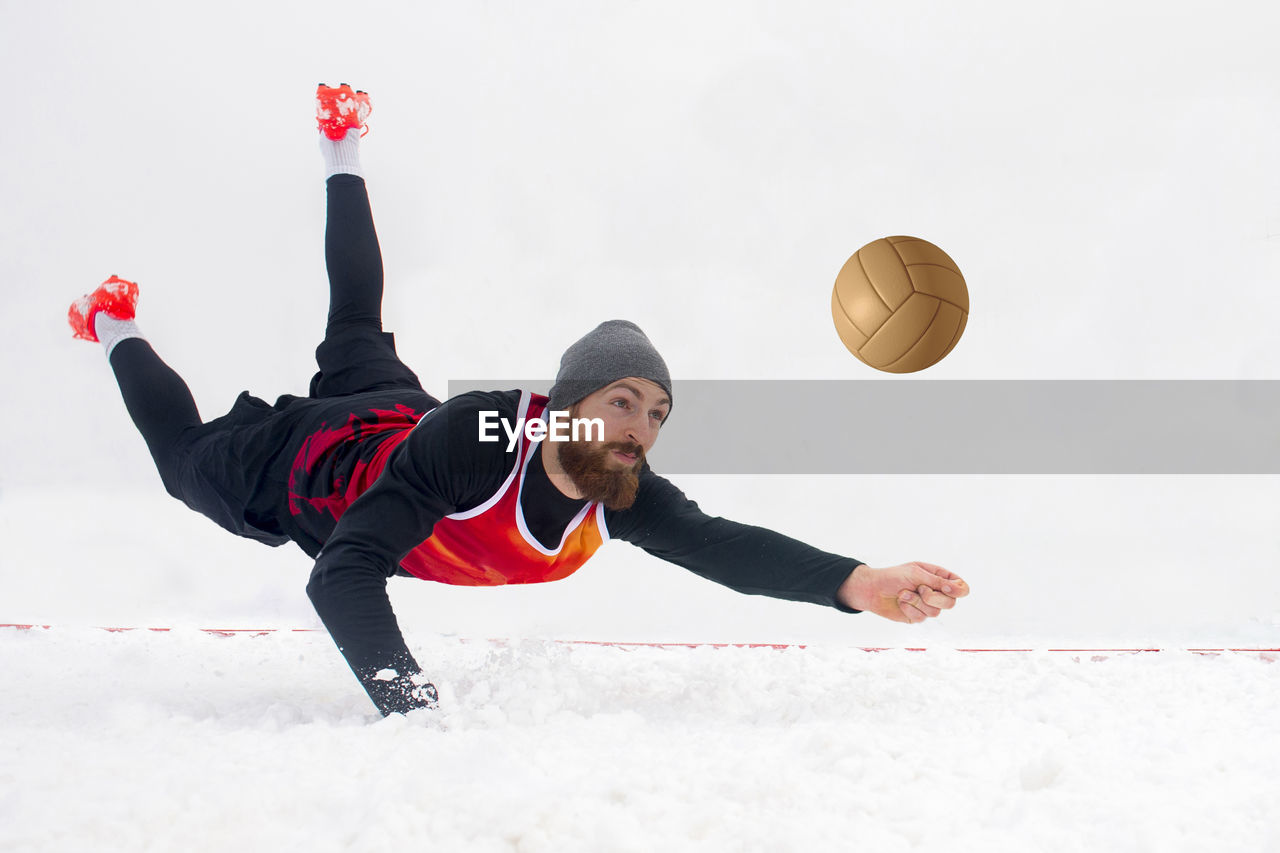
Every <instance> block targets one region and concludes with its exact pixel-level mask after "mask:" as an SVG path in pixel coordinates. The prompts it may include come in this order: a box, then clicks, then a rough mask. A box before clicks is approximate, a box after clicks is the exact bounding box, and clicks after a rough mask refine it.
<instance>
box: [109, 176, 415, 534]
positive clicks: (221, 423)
mask: <svg viewBox="0 0 1280 853" xmlns="http://www.w3.org/2000/svg"><path fill="white" fill-rule="evenodd" d="M325 263H326V266H327V268H328V274H329V315H328V320H327V323H326V325H325V337H324V340H323V342H321V344H320V346H319V347H317V348H316V363H317V366H318V367H319V370H318V372H317V373H316V374H315V376H314V377H312V379H311V388H310V396H311V397H313V398H321V397H337V396H342V395H347V394H356V393H360V392H363V391H382V390H390V389H395V388H405V389H411V390H415V391H418V392H422V385H421V383H420V382H419V381H418V377H417V376H416V375H415V374H414V373H413V371H412V370H410V369H409V368H408V367H406V366H405V364H404V363H403V362H401V361H400V359H399V357H398V356H397V355H396V351H395V339H394V338H393V337H392V335H390V334H389V333H386V332H383V331H382V290H383V273H382V253H381V251H380V249H379V247H378V235H377V232H376V231H375V230H374V225H373V214H372V212H371V210H370V207H369V196H368V193H367V192H366V190H365V184H364V179H362V178H359V177H357V176H355V175H334V176H333V177H331V178H330V179H329V181H328V200H327V221H326V225H325ZM111 368H112V370H113V371H114V372H115V376H116V381H117V382H118V383H119V385H120V392H121V394H122V395H123V397H124V402H125V407H126V408H127V409H128V410H129V416H130V417H131V418H132V419H133V422H134V425H135V426H136V427H137V428H138V431H139V432H140V433H141V434H142V437H143V439H144V440H145V441H146V443H147V449H148V450H149V451H150V452H151V458H152V459H153V460H154V461H155V464H156V469H157V470H158V471H159V472H160V479H161V480H162V481H163V482H164V486H165V489H166V490H167V491H168V492H169V494H171V495H173V496H174V497H176V498H178V499H180V500H182V501H183V502H185V503H186V504H187V505H188V506H190V507H191V508H192V509H194V510H196V511H197V512H201V513H203V514H205V515H207V516H209V517H210V518H211V519H213V520H214V521H216V522H217V523H218V524H220V525H221V526H223V527H225V528H226V529H228V530H230V531H232V532H233V533H237V534H239V535H242V536H248V537H250V538H254V539H259V540H260V541H264V542H267V543H268V544H272V545H278V544H282V543H283V542H285V541H288V540H287V538H286V537H284V536H283V535H282V534H281V533H280V531H279V528H278V527H277V526H276V525H275V524H274V523H273V522H272V520H271V519H270V517H269V514H268V513H267V512H266V510H265V509H262V508H258V509H255V508H254V506H253V503H254V500H255V492H257V491H260V486H261V483H260V482H259V480H260V472H258V471H255V470H253V468H254V466H253V465H250V464H245V462H244V460H252V459H258V458H262V457H265V456H269V455H271V452H272V449H271V448H264V447H261V446H260V445H261V444H262V443H263V442H264V441H275V442H278V441H280V440H281V436H282V435H287V430H285V431H282V430H280V429H261V428H259V427H261V426H262V425H263V424H264V423H266V422H267V421H268V420H269V419H271V418H272V417H276V416H283V414H284V411H285V410H286V409H287V408H288V406H287V404H285V403H283V402H282V403H278V404H277V405H276V406H275V407H272V406H268V405H267V404H266V403H264V402H262V401H261V400H257V399H256V398H254V397H250V396H249V395H248V394H247V393H246V394H242V395H241V396H240V399H238V400H237V401H236V404H235V406H234V407H233V408H232V410H231V412H229V413H228V414H227V415H225V416H223V417H221V418H218V419H216V420H213V421H210V422H208V423H205V422H203V421H202V420H201V418H200V413H199V412H198V411H197V409H196V404H195V400H194V399H193V398H192V396H191V391H190V389H189V388H188V387H187V384H186V383H185V382H184V381H183V380H182V377H180V376H179V375H178V374H177V373H176V372H175V371H174V370H173V369H172V368H170V367H169V366H168V365H167V364H165V363H164V362H163V361H162V360H161V359H160V357H159V356H158V355H156V353H155V351H154V350H153V349H152V348H151V345H150V344H149V343H147V342H146V341H144V340H142V339H136V338H135V339H129V340H125V341H122V342H121V343H119V344H118V345H117V346H116V348H115V349H114V350H113V351H112V353H111ZM286 399H288V398H282V401H284V400H286ZM258 497H259V498H260V499H261V500H262V502H263V506H264V507H265V506H267V505H268V504H270V503H272V502H273V501H272V500H271V497H270V496H266V497H263V496H258Z"/></svg>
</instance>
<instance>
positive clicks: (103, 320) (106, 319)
mask: <svg viewBox="0 0 1280 853" xmlns="http://www.w3.org/2000/svg"><path fill="white" fill-rule="evenodd" d="M93 331H94V332H95V333H96V334H97V335H98V341H99V342H100V343H101V344H102V346H103V347H104V348H105V349H106V350H107V358H108V359H109V358H111V351H112V350H113V349H115V348H116V344H118V343H120V342H121V341H126V340H128V339H129V338H140V337H142V332H140V331H138V324H137V323H135V322H133V321H132V320H117V319H116V318H115V317H112V316H111V315H110V314H108V313H107V312H106V311H99V312H98V313H97V314H96V315H95V316H94V318H93Z"/></svg>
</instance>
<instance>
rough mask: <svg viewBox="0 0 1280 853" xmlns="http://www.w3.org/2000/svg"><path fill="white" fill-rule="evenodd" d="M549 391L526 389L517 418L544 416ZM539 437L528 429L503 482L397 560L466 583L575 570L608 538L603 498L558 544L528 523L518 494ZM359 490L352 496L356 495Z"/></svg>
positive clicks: (377, 464) (377, 460)
mask: <svg viewBox="0 0 1280 853" xmlns="http://www.w3.org/2000/svg"><path fill="white" fill-rule="evenodd" d="M546 408H547V398H546V397H544V396H542V395H540V394H531V393H530V392H528V391H523V392H521V395H520V405H519V408H518V410H517V413H516V417H517V421H516V423H520V420H519V419H520V418H524V419H525V421H526V422H527V421H532V420H541V419H543V413H544V412H545V411H546ZM411 431H412V430H408V429H406V430H404V431H403V433H401V434H399V435H395V436H392V437H391V438H389V439H388V440H387V441H385V442H383V444H382V446H380V447H379V448H378V451H377V453H376V454H375V456H374V457H373V459H371V460H370V463H369V466H368V467H367V468H366V469H365V470H364V471H363V472H361V473H362V476H360V477H359V478H353V480H356V479H358V480H359V484H358V485H356V483H354V482H353V483H352V485H356V488H357V489H358V490H359V492H360V493H363V492H364V490H365V489H367V488H368V487H369V486H370V485H372V484H373V481H374V480H375V479H377V477H378V475H379V474H381V473H382V470H383V468H385V467H386V464H387V460H388V459H389V458H390V455H391V453H392V451H393V450H394V448H395V447H398V446H399V445H400V443H401V442H403V441H404V440H405V439H406V438H408V437H409V433H410V432H411ZM541 446H542V442H541V441H529V440H528V438H526V436H525V435H524V433H523V431H522V432H521V434H520V435H519V437H518V440H517V445H516V447H515V448H513V449H512V450H511V452H512V453H514V454H516V462H515V465H514V466H512V468H511V472H510V473H509V474H508V475H507V478H506V480H505V481H504V482H503V483H502V485H501V486H499V487H498V490H497V491H496V492H495V493H494V494H493V495H492V496H490V497H489V499H488V500H486V501H484V502H483V503H482V504H480V505H479V506H477V507H474V508H473V509H468V510H464V511H461V512H456V513H453V514H451V515H447V516H445V517H444V518H442V519H440V520H439V521H437V522H436V525H435V528H434V529H433V530H432V531H431V535H430V536H429V537H428V538H427V539H425V540H424V541H423V542H421V543H420V544H419V545H418V546H417V547H415V548H414V549H413V550H412V551H410V552H409V553H408V554H407V555H406V556H405V558H404V559H403V560H402V561H401V562H400V566H401V568H403V569H404V570H405V571H407V572H408V573H409V574H411V575H414V576H415V577H419V578H422V579H423V580H432V581H438V582H440V583H448V584H458V585H463V586H498V585H501V584H510V583H545V582H547V581H555V580H560V579H561V578H565V577H568V576H569V575H571V574H573V573H574V572H575V571H577V570H578V569H579V568H581V567H582V565H583V564H584V563H585V562H586V561H587V560H588V559H590V557H591V555H592V554H594V553H595V552H596V549H597V548H599V547H600V546H601V545H603V544H604V543H605V541H607V540H608V538H609V532H608V528H607V526H606V525H605V520H604V505H603V504H600V503H595V502H591V503H588V504H587V505H586V506H584V507H583V508H582V509H581V510H580V511H579V512H578V514H577V515H576V516H574V518H573V520H572V521H570V522H569V524H568V525H567V526H566V528H565V532H564V536H563V537H562V538H561V540H560V543H559V545H558V546H557V547H555V548H547V547H546V546H545V545H543V544H542V543H541V542H539V541H538V540H537V539H536V538H535V537H534V536H533V534H532V533H531V532H530V531H529V528H528V525H527V524H526V523H525V518H524V512H523V510H522V509H521V506H520V496H521V494H522V493H523V491H524V483H525V477H526V475H527V473H528V470H529V463H530V461H531V460H532V459H533V454H534V453H536V452H538V450H539V448H541ZM354 497H355V496H354V495H353V496H352V498H353V499H354Z"/></svg>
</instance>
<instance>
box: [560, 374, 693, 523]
mask: <svg viewBox="0 0 1280 853" xmlns="http://www.w3.org/2000/svg"><path fill="white" fill-rule="evenodd" d="M670 411H671V399H670V397H668V396H667V392H666V391H664V390H662V387H661V386H660V385H658V384H657V383H655V382H650V381H649V380H648V379H637V378H627V379H619V380H618V381H617V382H614V383H612V384H610V385H607V386H605V387H604V388H601V389H600V390H599V391H596V392H595V393H593V394H590V395H588V396H587V397H585V398H583V399H582V400H581V401H579V402H578V403H577V404H576V405H574V406H573V407H572V408H571V409H570V410H569V416H570V417H571V418H587V419H591V418H599V419H600V420H601V422H602V423H603V424H604V441H602V442H601V441H568V442H564V443H562V444H561V445H560V464H561V465H562V466H563V467H564V470H565V473H567V474H568V475H569V477H570V478H571V479H572V480H573V483H574V485H575V486H577V487H578V489H579V491H581V492H582V494H583V497H585V498H587V499H588V500H593V501H599V502H601V503H603V504H604V505H605V506H606V507H608V508H609V509H626V508H628V507H630V506H631V505H632V503H634V502H635V496H636V490H637V489H638V488H639V484H640V469H641V468H642V467H643V466H644V459H645V454H646V453H647V452H648V451H649V450H650V449H651V448H652V447H653V445H654V444H655V443H656V442H657V440H658V430H659V429H660V428H661V426H662V422H663V421H664V420H665V419H666V417H667V413H668V412H670Z"/></svg>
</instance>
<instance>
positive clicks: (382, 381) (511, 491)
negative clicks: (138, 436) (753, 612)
mask: <svg viewBox="0 0 1280 853" xmlns="http://www.w3.org/2000/svg"><path fill="white" fill-rule="evenodd" d="M316 99H317V121H318V124H319V129H320V131H321V138H320V146H321V153H322V155H323V156H324V161H325V177H326V181H327V193H328V197H327V198H328V200H327V217H328V218H327V224H326V229H325V261H326V265H327V268H328V275H329V314H328V321H327V325H326V329H325V337H324V341H323V342H322V343H321V344H320V346H319V347H318V348H317V350H316V361H317V364H318V367H319V372H318V373H316V375H315V376H314V377H313V379H312V381H311V388H310V394H309V396H308V397H305V398H300V397H293V396H289V395H286V396H283V397H280V398H279V399H278V400H277V401H276V403H275V405H268V404H267V403H265V402H263V401H262V400H259V399H257V398H255V397H252V396H250V395H249V394H248V393H247V392H246V393H243V394H241V395H240V397H239V398H238V399H237V400H236V402H235V405H234V406H233V407H232V409H231V411H230V412H229V413H228V414H226V415H224V416H223V417H221V418H217V419H215V420H212V421H209V422H208V423H203V422H202V421H201V419H200V416H199V414H198V412H197V411H196V406H195V402H194V400H193V399H192V397H191V393H190V391H189V390H188V388H187V386H186V384H185V383H184V382H183V381H182V379H181V378H180V377H179V376H178V375H177V374H176V373H175V372H174V371H173V370H172V369H170V368H169V367H168V366H167V365H166V364H165V363H164V362H163V361H161V360H160V358H159V357H158V356H157V355H156V353H155V352H154V351H153V350H152V349H151V346H150V344H148V343H147V342H146V340H145V339H143V338H142V337H141V335H140V333H139V331H138V327H137V326H136V324H135V323H134V321H133V320H134V316H135V306H136V303H137V297H138V288H137V286H136V285H135V284H133V283H132V282H128V281H125V280H123V279H120V278H117V277H116V276H112V277H111V278H109V279H108V280H107V281H106V282H104V283H103V284H102V285H101V286H100V287H99V288H98V289H97V290H95V291H94V292H93V293H91V294H89V295H88V296H85V297H82V298H81V299H79V300H77V301H76V302H75V303H74V304H73V305H72V306H71V310H70V312H69V319H70V322H71V326H72V328H73V330H74V332H75V334H76V336H77V337H80V338H84V339H87V340H94V341H99V342H101V343H102V344H103V346H104V347H105V349H106V352H107V358H108V360H109V363H110V365H111V368H112V370H113V372H114V373H115V376H116V380H117V382H118V383H119V386H120V391H121V394H122V396H123V397H124V402H125V406H126V408H127V409H128V411H129V414H130V416H131V417H132V419H133V421H134V423H135V425H136V426H137V428H138V430H139V432H141V433H142V436H143V438H144V439H145V441H146V443H147V447H148V449H149V450H150V452H151V455H152V457H153V459H154V460H155V463H156V467H157V469H158V470H159V472H160V477H161V480H162V481H163V482H164V485H165V488H166V489H167V490H168V492H169V493H170V494H171V495H173V496H174V497H176V498H178V499H180V500H182V501H183V502H184V503H186V504H187V505H188V506H189V507H191V508H192V509H194V510H196V511H197V512H200V513H203V514H204V515H206V516H208V517H209V518H211V519H212V520H213V521H215V522H217V523H218V524H219V525H221V526H222V527H224V528H225V529H227V530H229V531H231V532H232V533H235V534H237V535H239V536H245V537H248V538H252V539H256V540H258V541H261V542H265V543H266V544H269V545H273V546H274V545H280V544H283V543H285V542H288V541H293V542H296V543H297V544H298V546H299V547H301V548H302V550H303V551H305V552H306V553H307V554H308V555H309V556H311V557H313V558H314V559H315V566H314V569H313V570H312V572H311V578H310V582H309V583H308V584H307V594H308V595H309V596H310V598H311V601H312V602H313V604H314V605H315V608H316V611H317V613H318V614H319V615H320V618H321V619H322V620H323V622H324V624H325V627H326V628H327V629H328V630H329V633H330V635H331V636H332V637H333V639H334V641H335V642H336V643H337V645H338V648H339V649H340V650H341V652H342V654H343V655H344V656H345V658H346V660H347V662H348V663H349V664H350V666H351V669H352V671H353V672H354V673H355V674H356V677H357V678H358V679H359V680H360V683H361V684H362V685H363V686H364V688H365V690H366V691H368V693H369V696H370V698H371V699H372V700H373V702H374V704H375V705H376V706H377V707H378V709H379V710H380V711H381V712H382V713H383V714H391V713H396V712H407V711H410V710H413V709H415V708H423V707H433V706H434V705H435V704H436V702H437V694H436V690H435V687H434V686H433V685H432V684H431V683H430V681H429V680H428V679H427V678H426V676H424V674H423V673H422V670H421V668H420V667H419V666H418V663H417V662H416V661H415V660H414V658H413V655H412V654H411V653H410V652H409V649H408V647H407V646H406V645H405V641H404V638H403V636H402V635H401V633H400V629H399V626H398V625H397V623H396V618H395V614H394V613H393V611H392V608H391V604H390V601H389V599H388V598H387V592H386V582H387V579H388V578H389V577H390V576H392V575H396V574H399V575H405V576H412V577H418V578H421V579H425V580H434V581H437V582H441V583H452V584H469V585H493V584H503V583H539V582H545V581H551V580H558V579H560V578H563V577H566V576H567V575H569V574H571V573H572V572H573V571H575V570H576V569H578V568H579V567H580V566H581V565H582V564H583V563H584V562H586V560H587V559H588V558H589V557H590V556H591V555H592V553H594V551H595V550H596V549H597V548H598V547H600V545H602V544H603V543H604V542H605V541H607V540H608V539H623V540H625V541H627V542H630V543H632V544H634V545H638V546H639V547H641V548H643V549H644V550H646V551H648V552H649V553H651V554H654V555H655V556H658V557H661V558H663V559H665V560H668V561H670V562H672V563H675V564H677V565H680V566H683V567H684V568H687V569H689V570H691V571H693V572H696V573H697V574H699V575H702V576H703V577H706V578H709V579H711V580H714V581H717V582H719V583H721V584H724V585H727V586H729V587H731V588H733V589H736V590H738V591H740V592H745V593H757V594H764V595H771V596H774V597H778V598H788V599H794V600H800V601H810V602H815V603H819V604H825V605H828V606H833V607H837V608H840V609H842V610H845V611H849V612H858V611H862V610H870V611H872V612H874V613H877V614H879V615H880V616H884V617H885V618H888V619H893V620H896V621H900V622H918V621H922V620H924V619H926V618H929V617H932V616H937V615H938V614H939V613H940V612H941V611H942V610H944V609H948V608H950V607H952V606H954V604H955V600H956V599H957V598H958V597H961V596H963V595H966V594H967V593H968V587H967V585H966V584H965V582H964V581H963V580H961V579H960V578H959V577H957V576H956V575H954V574H952V573H951V572H948V571H946V570H944V569H942V568H939V567H938V566H933V565H930V564H927V563H907V564H904V565H900V566H894V567H891V568H886V569H873V568H870V567H869V566H866V565H864V564H863V563H861V562H859V561H857V560H854V559H851V558H848V557H841V556H838V555H835V554H828V553H825V552H823V551H819V550H817V549H815V548H813V547H811V546H809V545H806V544H804V543H802V542H798V541H796V540H794V539H789V538H787V537H785V536H782V535H780V534H777V533H774V532H772V531H769V530H765V529H763V528H758V527H750V526H746V525H741V524H737V523H735V522H732V521H728V520H725V519H722V518H713V517H710V516H707V515H706V514H704V513H703V512H702V511H701V510H700V509H699V508H698V506H697V504H695V503H694V502H693V501H691V500H689V499H688V498H686V497H685V496H684V494H682V493H681V492H680V490H679V489H677V488H676V487H675V486H674V485H672V484H671V483H670V482H668V481H667V480H665V479H663V478H662V477H659V476H658V475H657V474H654V473H653V471H652V470H650V468H649V466H648V464H647V463H646V461H645V454H646V453H647V452H648V451H649V450H650V449H651V448H652V447H653V445H654V443H655V442H656V441H657V439H658V434H659V432H660V430H661V427H662V424H663V422H664V421H665V420H666V419H667V417H668V416H669V414H670V412H671V407H672V402H673V401H672V394H671V379H670V376H669V374H668V371H667V366H666V363H665V362H664V361H663V359H662V357H661V356H660V355H659V354H658V352H657V350H655V349H654V347H653V345H652V344H651V343H650V341H649V339H648V338H647V337H646V336H645V334H644V333H643V332H642V331H641V330H640V329H639V328H638V327H637V326H635V325H634V324H632V323H629V322H626V321H622V320H612V321H608V322H605V323H602V324H600V325H599V326H598V327H596V328H595V329H594V330H592V331H591V332H588V333H587V334H586V335H585V336H583V337H582V339H581V340H579V341H577V342H576V343H574V344H573V345H572V346H571V347H569V349H568V350H567V351H566V352H565V354H564V357H563V358H562V360H561V363H560V370H559V372H558V374H557V377H556V383H555V385H554V386H553V387H552V389H551V393H550V397H549V398H546V397H542V396H540V395H537V394H531V393H529V392H527V391H503V392H473V393H469V394H463V395H460V396H458V397H455V398H453V399H451V400H449V401H448V402H446V403H441V402H440V401H439V400H438V399H436V398H435V397H433V396H431V395H430V394H428V393H426V392H425V391H424V390H423V389H422V386H421V384H420V383H419V382H418V378H417V376H415V375H414V373H413V372H412V371H411V370H409V368H408V367H406V366H405V365H404V364H403V363H402V362H401V361H400V359H399V358H398V357H397V355H396V351H395V343H394V339H393V338H392V336H391V335H390V334H388V333H385V332H383V331H382V317H381V311H382V290H383V275H382V258H381V254H380V250H379V247H378V239H377V235H376V232H375V230H374V226H373V218H372V214H371V212H370V208H369V199H368V195H367V193H366V190H365V184H364V179H363V176H362V172H361V169H360V159H359V144H360V138H361V136H362V132H364V130H365V121H366V119H367V117H368V115H369V112H370V110H371V104H370V101H369V96H368V95H367V94H365V93H364V92H359V91H353V90H352V89H351V88H350V87H349V86H347V85H346V84H343V85H342V86H339V87H337V88H331V87H328V86H325V85H321V86H320V88H319V89H318V91H317V94H316ZM566 411H567V412H568V414H569V416H570V418H571V419H573V420H577V421H581V422H583V423H588V424H594V425H595V427H596V434H595V435H593V436H589V437H583V436H578V437H577V438H576V440H573V439H572V434H571V433H570V438H571V440H558V439H561V438H564V436H562V435H559V434H557V432H556V431H555V430H550V432H551V434H549V435H548V434H547V433H548V431H549V427H554V425H555V420H554V418H555V417H558V416H559V415H558V413H562V412H566ZM486 424H487V425H489V427H490V428H491V429H490V431H489V434H490V435H491V436H493V438H494V439H496V440H492V441H486V440H482V431H483V430H484V428H485V426H486ZM498 424H506V425H507V426H506V427H505V428H504V429H503V430H500V431H499V430H496V429H495V427H496V426H497V425H498ZM521 425H523V426H521ZM508 436H509V437H510V440H508Z"/></svg>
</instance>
